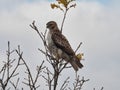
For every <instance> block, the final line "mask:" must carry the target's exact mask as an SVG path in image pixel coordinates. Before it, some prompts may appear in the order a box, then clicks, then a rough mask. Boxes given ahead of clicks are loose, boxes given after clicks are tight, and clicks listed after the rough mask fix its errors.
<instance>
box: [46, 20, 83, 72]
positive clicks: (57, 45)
mask: <svg viewBox="0 0 120 90" xmlns="http://www.w3.org/2000/svg"><path fill="white" fill-rule="evenodd" d="M46 27H47V28H48V29H49V32H48V34H47V42H48V49H49V51H50V54H52V55H53V56H55V58H56V59H57V60H59V59H64V60H65V61H67V62H69V63H70V64H71V65H72V67H73V68H74V70H75V71H78V69H79V68H82V67H83V65H82V64H81V63H80V60H79V59H78V57H77V56H76V55H75V52H74V51H73V49H72V48H71V46H70V44H69V41H68V40H67V39H66V37H65V36H64V35H63V34H62V33H61V31H60V30H59V28H58V26H57V23H56V22H55V21H50V22H48V23H47V24H46Z"/></svg>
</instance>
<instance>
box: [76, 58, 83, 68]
mask: <svg viewBox="0 0 120 90" xmlns="http://www.w3.org/2000/svg"><path fill="white" fill-rule="evenodd" d="M75 62H76V64H77V66H78V67H79V68H82V67H83V65H82V64H81V63H80V60H79V59H78V58H77V57H75Z"/></svg>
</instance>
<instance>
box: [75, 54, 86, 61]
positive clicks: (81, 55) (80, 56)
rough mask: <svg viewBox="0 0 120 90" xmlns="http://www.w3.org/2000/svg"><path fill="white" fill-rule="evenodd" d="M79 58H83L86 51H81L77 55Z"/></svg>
mask: <svg viewBox="0 0 120 90" xmlns="http://www.w3.org/2000/svg"><path fill="white" fill-rule="evenodd" d="M76 56H77V58H78V59H79V60H82V59H83V56H84V53H79V54H77V55H76Z"/></svg>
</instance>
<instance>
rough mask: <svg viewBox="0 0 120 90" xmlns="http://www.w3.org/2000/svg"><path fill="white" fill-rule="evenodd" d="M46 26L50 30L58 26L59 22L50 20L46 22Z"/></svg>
mask: <svg viewBox="0 0 120 90" xmlns="http://www.w3.org/2000/svg"><path fill="white" fill-rule="evenodd" d="M46 27H47V28H48V29H50V30H52V29H55V28H57V23H56V22H55V21H49V22H48V23H47V24H46Z"/></svg>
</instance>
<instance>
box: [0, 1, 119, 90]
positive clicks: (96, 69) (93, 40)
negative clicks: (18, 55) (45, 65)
mask: <svg viewBox="0 0 120 90" xmlns="http://www.w3.org/2000/svg"><path fill="white" fill-rule="evenodd" d="M119 16H120V11H119V8H118V7H114V8H113V6H111V5H110V6H105V5H102V4H100V3H98V2H80V3H77V7H76V8H73V9H71V10H70V11H69V12H68V15H67V18H66V22H65V26H64V31H63V33H64V34H65V35H66V36H67V38H68V40H69V41H70V43H71V45H72V47H73V48H74V49H75V48H76V46H77V45H78V43H79V42H80V41H82V42H83V45H82V47H81V49H80V50H81V51H83V52H84V53H85V61H84V62H83V63H84V65H85V67H84V69H83V70H81V72H82V75H84V76H86V77H87V78H89V77H90V79H92V81H93V82H92V81H90V83H89V82H88V86H89V88H91V90H92V86H93V88H94V86H95V84H96V82H97V85H98V86H101V85H103V86H104V87H107V88H108V87H111V86H110V85H109V84H113V86H112V87H118V88H115V89H114V90H118V89H120V88H119V85H116V84H115V83H116V82H118V83H120V82H119V81H118V80H119V78H118V75H120V72H119V71H117V69H118V68H119V65H120V64H119V63H120V61H119V59H120V56H119V53H120V48H119V46H120V41H119V40H120V34H119V33H120V30H119V29H120V25H119V23H120V18H119ZM62 17H63V16H62V12H61V11H58V10H52V9H51V8H50V6H49V3H48V2H46V1H43V2H37V3H35V2H34V3H24V4H20V5H18V6H16V8H15V9H13V10H12V11H11V12H10V11H9V10H5V11H3V10H1V12H0V20H1V21H0V37H1V38H0V43H1V44H0V48H1V49H3V50H5V49H7V48H6V46H7V41H8V40H10V41H11V44H12V45H11V46H13V47H14V48H15V47H17V45H18V44H20V45H21V47H22V48H23V50H24V52H25V53H24V54H25V55H26V58H28V59H29V60H30V61H28V63H29V64H30V65H31V63H32V64H34V65H36V64H38V63H39V62H40V61H38V60H40V59H41V56H39V55H40V54H39V52H38V51H37V48H42V47H43V46H42V42H41V40H40V39H39V37H38V35H37V34H36V32H35V31H32V29H31V28H30V27H29V24H30V23H32V20H36V24H37V26H38V27H39V28H40V30H41V31H42V32H44V30H45V29H46V27H45V26H46V25H45V24H46V22H48V21H49V20H55V21H57V22H58V24H59V26H60V25H61V21H62ZM1 49H0V50H1ZM34 59H35V60H36V62H35V60H34ZM32 60H34V61H32ZM31 66H32V65H31ZM109 74H111V75H109ZM108 76H109V77H108ZM112 76H113V77H116V78H112ZM110 80H111V82H110ZM95 81H96V82H95ZM109 82H110V83H109ZM112 87H111V88H112ZM83 90H88V88H87V87H86V88H85V89H83ZM108 90H113V89H110V88H109V89H108Z"/></svg>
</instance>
